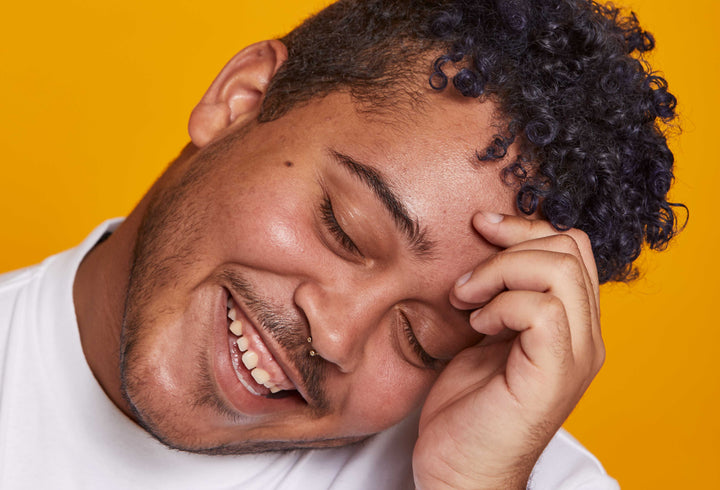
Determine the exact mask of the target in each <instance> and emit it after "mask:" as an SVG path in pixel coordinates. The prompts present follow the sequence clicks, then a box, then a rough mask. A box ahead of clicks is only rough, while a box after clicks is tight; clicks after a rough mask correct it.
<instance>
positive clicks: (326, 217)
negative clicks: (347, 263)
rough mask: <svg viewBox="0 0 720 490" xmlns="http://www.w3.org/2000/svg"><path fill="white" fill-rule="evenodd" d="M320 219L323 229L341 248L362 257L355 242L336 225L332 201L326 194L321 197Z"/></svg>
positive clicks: (338, 224)
mask: <svg viewBox="0 0 720 490" xmlns="http://www.w3.org/2000/svg"><path fill="white" fill-rule="evenodd" d="M320 217H321V218H322V221H323V224H324V225H325V227H326V228H327V229H328V231H329V232H330V233H331V234H332V235H333V237H335V239H336V240H337V242H338V243H339V244H340V246H341V247H342V248H344V249H345V250H347V251H348V252H350V253H351V254H353V255H357V256H360V257H364V255H363V254H362V252H360V249H359V248H358V247H357V245H355V242H353V241H352V239H351V238H350V237H349V236H348V234H347V233H345V230H343V229H342V227H341V226H340V223H338V221H337V218H336V217H335V212H334V210H333V206H332V201H331V200H330V196H328V195H327V194H326V195H325V196H323V200H322V203H321V204H320Z"/></svg>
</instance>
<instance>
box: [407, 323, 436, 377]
mask: <svg viewBox="0 0 720 490" xmlns="http://www.w3.org/2000/svg"><path fill="white" fill-rule="evenodd" d="M398 319H399V321H400V323H401V326H402V329H403V332H404V333H405V337H407V339H408V343H409V344H410V347H412V350H413V351H414V352H415V354H417V356H418V358H419V359H420V361H421V362H422V364H423V366H425V368H427V369H433V370H434V369H437V368H438V365H439V363H440V360H439V359H435V358H434V357H432V356H431V355H430V354H428V353H427V352H425V349H423V348H422V345H420V342H419V341H418V339H417V337H416V336H415V332H414V331H413V329H412V325H411V324H410V319H409V318H408V317H407V315H405V313H404V312H403V311H402V310H398Z"/></svg>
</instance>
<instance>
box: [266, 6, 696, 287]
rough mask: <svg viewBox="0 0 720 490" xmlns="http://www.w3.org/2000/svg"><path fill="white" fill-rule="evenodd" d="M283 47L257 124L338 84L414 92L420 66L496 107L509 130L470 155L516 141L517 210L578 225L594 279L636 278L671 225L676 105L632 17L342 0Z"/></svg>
mask: <svg viewBox="0 0 720 490" xmlns="http://www.w3.org/2000/svg"><path fill="white" fill-rule="evenodd" d="M283 41H285V43H286V44H287V45H288V49H289V53H290V56H289V59H288V62H287V63H286V64H285V65H284V67H283V69H281V70H280V72H279V73H278V75H276V77H275V78H274V79H273V83H272V85H271V87H270V90H269V92H268V95H267V97H266V100H265V104H264V106H263V112H262V114H261V115H260V120H261V121H267V120H272V119H274V118H277V117H280V116H281V115H282V114H284V113H285V112H287V111H288V110H289V109H291V108H292V107H293V106H295V105H296V104H298V103H304V102H307V101H308V100H310V99H312V98H314V97H322V96H324V95H327V94H328V93H330V92H331V91H333V90H347V91H349V92H350V93H351V94H352V95H353V96H354V97H355V98H356V99H357V100H359V101H361V102H367V103H370V104H372V105H373V106H374V107H377V108H392V107H393V104H396V103H397V102H396V101H397V100H398V99H400V98H402V97H403V96H405V97H408V96H409V97H410V98H411V99H412V98H413V97H415V98H417V97H418V95H417V93H418V92H417V89H414V88H413V84H412V81H413V80H414V77H417V76H418V75H419V74H422V73H423V72H424V73H425V77H426V79H427V80H428V83H429V85H430V86H431V87H432V88H433V89H435V90H438V91H440V90H446V89H448V87H449V86H450V85H452V87H453V88H454V90H457V91H458V92H459V93H461V94H462V95H464V96H467V97H474V98H477V97H482V98H490V99H492V100H494V101H496V102H497V103H498V104H499V106H500V109H501V113H502V115H503V116H504V119H505V123H506V124H507V130H506V131H504V132H503V134H498V135H495V137H494V138H493V140H492V142H491V144H490V145H489V146H488V148H486V149H485V150H483V151H478V159H479V161H481V162H482V161H488V160H498V159H502V158H506V157H507V152H508V148H509V147H510V145H517V147H518V148H519V156H518V157H517V158H516V159H515V161H513V162H510V163H509V164H508V165H507V166H506V167H505V170H504V176H505V180H506V182H508V184H509V185H514V186H516V188H517V207H518V209H519V210H520V211H522V212H523V213H526V214H532V213H534V212H536V211H538V210H539V211H540V212H541V213H542V215H543V216H544V217H545V218H546V219H547V220H548V221H550V222H551V223H552V224H553V226H555V227H556V228H557V229H559V230H564V229H569V228H579V229H581V230H583V231H584V232H585V233H587V234H588V236H589V237H590V241H591V243H592V247H593V251H594V254H595V259H596V262H597V266H598V272H599V277H600V281H601V282H606V281H610V280H616V281H623V280H629V279H631V278H632V277H634V276H635V274H636V271H635V270H634V269H633V266H632V263H633V261H634V260H635V259H637V257H638V256H639V255H640V252H641V251H642V248H643V246H645V245H647V246H648V247H650V248H653V249H658V250H660V249H663V248H665V247H666V246H667V244H668V242H669V241H670V239H671V238H672V237H673V236H674V235H675V234H676V233H677V230H678V224H677V218H676V216H675V213H674V208H676V207H682V208H684V209H686V208H685V207H684V206H683V205H682V204H676V203H671V202H668V200H667V193H668V190H669V189H670V186H671V184H672V181H673V160H674V159H673V154H672V152H671V151H670V150H669V148H668V146H667V142H666V135H665V130H666V129H667V128H668V127H671V126H670V123H671V122H672V121H673V120H674V118H675V116H676V113H675V107H676V99H675V97H674V96H673V95H672V94H671V93H670V92H669V91H668V85H667V82H666V81H665V80H664V79H663V78H662V77H660V76H659V75H658V74H656V73H655V72H653V71H652V70H651V68H650V66H649V65H648V63H647V62H646V61H645V60H644V58H643V54H644V53H646V52H648V51H650V50H652V49H653V48H654V46H655V40H654V38H653V36H652V35H651V34H650V33H648V32H646V31H644V30H642V29H641V27H640V25H639V23H638V20H637V18H636V16H635V14H630V15H629V16H624V15H623V14H622V13H621V11H620V10H619V9H617V8H615V7H614V6H612V5H610V4H608V5H601V4H598V3H596V2H593V1H587V0H455V1H451V0H439V1H430V0H395V1H389V0H347V1H345V0H341V1H340V2H338V3H336V4H333V5H331V6H330V7H328V8H327V9H325V10H323V11H322V12H320V13H319V14H317V15H316V16H315V17H313V18H311V19H309V20H308V21H306V22H305V23H304V24H303V25H302V26H300V27H299V28H297V29H296V30H294V31H293V32H291V33H290V34H289V35H288V36H287V37H286V38H285V39H283ZM433 53H434V56H433V57H434V62H431V63H430V66H429V67H428V65H427V59H428V55H432V54H433ZM450 82H451V83H450Z"/></svg>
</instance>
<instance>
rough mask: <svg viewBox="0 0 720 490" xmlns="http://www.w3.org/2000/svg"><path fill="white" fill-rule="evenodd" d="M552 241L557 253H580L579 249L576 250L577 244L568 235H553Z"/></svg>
mask: <svg viewBox="0 0 720 490" xmlns="http://www.w3.org/2000/svg"><path fill="white" fill-rule="evenodd" d="M554 240H555V246H556V247H557V249H558V250H559V251H561V252H565V253H568V254H577V253H580V249H579V248H578V244H577V242H576V241H575V239H574V238H573V237H572V236H570V235H569V234H566V233H563V234H561V235H555V237H554Z"/></svg>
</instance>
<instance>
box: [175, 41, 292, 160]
mask: <svg viewBox="0 0 720 490" xmlns="http://www.w3.org/2000/svg"><path fill="white" fill-rule="evenodd" d="M286 59H287V48H286V47H285V45H284V44H283V43H282V42H280V41H278V40H276V39H273V40H270V41H261V42H259V43H255V44H252V45H250V46H248V47H247V48H245V49H243V50H242V51H240V52H239V53H238V54H236V55H235V56H234V57H233V58H232V59H231V60H230V61H229V62H228V64H227V65H225V67H224V68H223V69H222V71H221V72H220V74H219V75H218V76H217V78H215V80H214V81H213V83H212V85H210V88H209V89H208V91H207V92H205V95H203V98H202V99H201V100H200V103H198V105H197V106H195V109H193V111H192V114H190V122H189V123H188V132H189V133H190V139H191V140H192V142H193V144H194V145H195V146H197V147H203V146H205V145H207V144H208V143H210V142H211V141H212V140H214V139H215V138H217V136H218V135H220V133H222V132H223V130H225V129H226V128H228V127H230V126H232V125H237V124H244V123H246V122H247V121H249V120H251V119H253V118H255V117H257V115H258V114H259V113H260V107H261V106H262V101H263V99H264V97H265V92H267V88H268V85H269V84H270V80H271V79H272V77H273V76H274V75H275V73H276V72H277V71H278V69H279V68H280V65H282V64H283V62H284V61H285V60H286Z"/></svg>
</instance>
